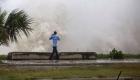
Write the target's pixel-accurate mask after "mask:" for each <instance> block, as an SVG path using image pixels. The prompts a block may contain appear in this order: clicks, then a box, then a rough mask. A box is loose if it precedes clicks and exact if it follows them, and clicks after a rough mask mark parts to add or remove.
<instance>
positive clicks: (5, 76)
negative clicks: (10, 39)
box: [0, 64, 140, 80]
mask: <svg viewBox="0 0 140 80" xmlns="http://www.w3.org/2000/svg"><path fill="white" fill-rule="evenodd" d="M119 71H122V75H121V76H139V75H140V64H135V65H106V66H90V67H89V66H88V67H85V66H83V67H71V68H50V69H46V70H29V69H16V68H13V67H4V66H1V67H0V80H30V79H31V78H34V77H45V78H54V79H57V78H59V79H60V78H75V77H76V78H77V77H78V78H90V77H116V76H117V75H118V73H119Z"/></svg>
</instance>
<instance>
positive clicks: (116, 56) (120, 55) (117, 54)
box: [110, 48, 124, 59]
mask: <svg viewBox="0 0 140 80" xmlns="http://www.w3.org/2000/svg"><path fill="white" fill-rule="evenodd" d="M110 58H111V59H123V58H124V56H123V52H122V51H118V50H116V49H115V48H114V49H113V50H112V51H110Z"/></svg>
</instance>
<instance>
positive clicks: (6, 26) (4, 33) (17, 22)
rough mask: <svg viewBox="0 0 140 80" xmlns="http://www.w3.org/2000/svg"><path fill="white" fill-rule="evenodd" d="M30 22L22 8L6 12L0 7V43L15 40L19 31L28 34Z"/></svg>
mask: <svg viewBox="0 0 140 80" xmlns="http://www.w3.org/2000/svg"><path fill="white" fill-rule="evenodd" d="M31 22H32V21H31V19H30V18H29V17H28V16H27V14H26V13H25V12H24V11H23V10H20V11H19V10H13V11H12V12H10V13H9V14H7V12H6V11H2V10H1V9H0V45H8V43H9V41H11V42H17V41H18V40H17V37H18V36H20V35H21V34H20V33H21V32H23V33H24V34H25V35H26V36H28V35H29V32H30V31H31V30H32V28H31V27H30V24H31Z"/></svg>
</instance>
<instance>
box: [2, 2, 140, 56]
mask: <svg viewBox="0 0 140 80" xmlns="http://www.w3.org/2000/svg"><path fill="white" fill-rule="evenodd" d="M139 4H140V0H0V5H1V6H2V9H5V10H7V11H9V12H10V11H11V10H13V9H16V8H18V9H21V10H25V11H26V12H27V14H28V15H29V16H30V17H31V18H33V20H34V23H33V24H32V27H33V29H34V31H33V33H31V36H30V37H29V38H28V39H27V38H26V37H25V36H24V35H23V37H22V39H19V43H17V44H10V46H9V47H3V46H1V47H0V51H1V52H2V53H4V54H6V53H8V52H9V51H51V43H50V41H49V40H48V38H49V36H50V35H51V33H52V32H53V31H54V30H57V31H58V33H59V36H60V37H61V41H60V43H59V51H96V52H108V51H110V50H111V49H113V48H117V49H119V50H122V51H124V52H128V53H139V52H140V36H139V34H140V31H139V30H140V15H139V14H140V6H139Z"/></svg>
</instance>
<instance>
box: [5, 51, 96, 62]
mask: <svg viewBox="0 0 140 80" xmlns="http://www.w3.org/2000/svg"><path fill="white" fill-rule="evenodd" d="M50 54H51V52H10V53H8V56H7V59H8V60H48V59H49V56H50ZM59 56H60V59H62V60H73V59H76V60H77V59H78V60H80V59H96V52H60V53H59Z"/></svg>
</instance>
